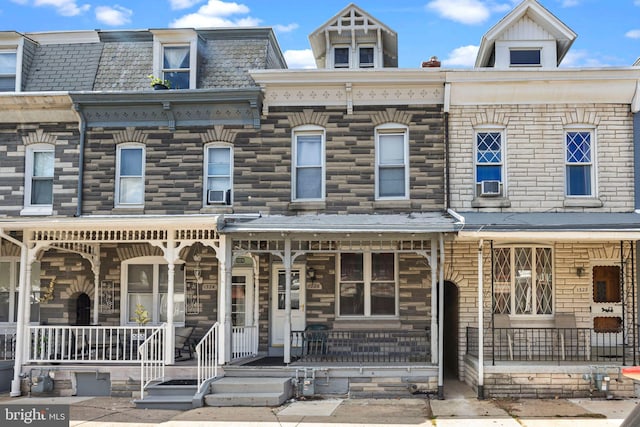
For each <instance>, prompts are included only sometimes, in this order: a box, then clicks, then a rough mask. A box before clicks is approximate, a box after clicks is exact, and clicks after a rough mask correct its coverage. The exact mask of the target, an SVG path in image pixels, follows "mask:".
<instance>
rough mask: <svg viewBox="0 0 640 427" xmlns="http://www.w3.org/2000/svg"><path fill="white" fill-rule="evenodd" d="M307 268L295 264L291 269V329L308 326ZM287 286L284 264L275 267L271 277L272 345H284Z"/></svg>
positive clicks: (301, 328)
mask: <svg viewBox="0 0 640 427" xmlns="http://www.w3.org/2000/svg"><path fill="white" fill-rule="evenodd" d="M304 272H305V268H304V265H298V264H296V265H294V266H293V268H292V269H291V330H292V331H302V330H304V327H305V326H306V319H305V311H304V309H305V293H304V290H305V280H304V279H305V274H304ZM285 288H286V271H285V269H284V267H282V266H276V267H274V268H273V273H272V277H271V319H272V320H271V346H272V347H279V346H283V345H284V338H285V337H284V319H285V310H284V301H285V300H284V299H285ZM287 338H288V337H287Z"/></svg>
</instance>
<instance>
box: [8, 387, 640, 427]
mask: <svg viewBox="0 0 640 427" xmlns="http://www.w3.org/2000/svg"><path fill="white" fill-rule="evenodd" d="M445 397H446V399H445V400H430V399H429V398H428V397H426V396H421V397H415V398H410V399H343V398H325V399H317V400H310V401H294V402H290V403H286V404H285V405H283V406H281V407H277V408H244V407H243V408H237V407H235V408H213V407H204V408H198V409H192V410H189V411H174V410H147V409H136V408H135V407H134V405H133V404H132V403H131V401H130V399H124V398H109V397H60V398H35V397H33V398H26V397H25V398H14V399H12V398H9V397H2V398H0V407H1V406H2V405H7V404H25V403H29V404H68V405H71V423H70V425H71V426H82V427H93V426H95V427H107V426H115V427H117V426H120V427H127V426H129V427H132V426H149V427H150V426H156V425H161V426H163V427H195V426H204V425H206V426H238V427H252V426H255V427H271V426H274V427H275V426H306V427H311V426H313V427H322V426H332V427H336V426H340V425H348V426H353V427H355V426H373V427H376V426H379V427H383V426H384V427H409V426H410V427H423V426H424V427H432V426H437V427H451V426H464V427H485V426H491V427H523V426H524V427H549V426H551V427H553V426H558V427H565V426H573V427H576V426H579V427H613V426H619V425H620V424H621V423H622V420H623V419H624V417H625V416H626V415H627V414H628V413H629V412H630V411H631V410H632V409H633V407H634V406H635V405H636V404H638V402H639V401H640V400H639V399H629V400H591V399H554V400H538V399H522V400H484V401H479V400H477V399H476V398H475V396H474V395H473V393H472V392H471V390H470V389H469V388H467V387H466V386H464V385H461V384H457V385H456V384H448V386H447V387H445Z"/></svg>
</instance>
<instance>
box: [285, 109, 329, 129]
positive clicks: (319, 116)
mask: <svg viewBox="0 0 640 427" xmlns="http://www.w3.org/2000/svg"><path fill="white" fill-rule="evenodd" d="M288 118H289V122H290V123H291V127H297V126H302V125H316V126H320V127H323V128H326V127H327V122H328V121H329V116H328V114H326V113H324V112H319V111H313V110H312V109H311V108H305V109H304V110H302V111H301V112H296V113H293V114H290V115H289V117H288Z"/></svg>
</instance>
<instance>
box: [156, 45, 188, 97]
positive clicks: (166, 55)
mask: <svg viewBox="0 0 640 427" xmlns="http://www.w3.org/2000/svg"><path fill="white" fill-rule="evenodd" d="M162 50H163V55H162V78H163V79H165V80H169V81H170V82H171V89H189V81H190V72H191V52H190V51H191V47H190V45H188V44H187V45H176V46H173V45H164V46H163V47H162Z"/></svg>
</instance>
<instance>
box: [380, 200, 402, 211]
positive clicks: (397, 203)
mask: <svg viewBox="0 0 640 427" xmlns="http://www.w3.org/2000/svg"><path fill="white" fill-rule="evenodd" d="M373 207H374V208H375V209H409V208H411V200H376V201H375V202H373Z"/></svg>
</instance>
